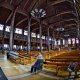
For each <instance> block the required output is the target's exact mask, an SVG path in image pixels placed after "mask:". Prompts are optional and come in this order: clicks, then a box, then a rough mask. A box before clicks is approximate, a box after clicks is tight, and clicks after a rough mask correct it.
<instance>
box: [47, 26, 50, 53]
mask: <svg viewBox="0 0 80 80" xmlns="http://www.w3.org/2000/svg"><path fill="white" fill-rule="evenodd" d="M49 35H50V34H49V28H48V31H47V44H48V50H49V51H50V40H49V38H50V36H49Z"/></svg>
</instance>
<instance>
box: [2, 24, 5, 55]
mask: <svg viewBox="0 0 80 80" xmlns="http://www.w3.org/2000/svg"><path fill="white" fill-rule="evenodd" d="M5 28H6V24H4V26H3V34H2V54H3V53H4V35H5Z"/></svg>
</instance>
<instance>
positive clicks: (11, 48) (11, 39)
mask: <svg viewBox="0 0 80 80" xmlns="http://www.w3.org/2000/svg"><path fill="white" fill-rule="evenodd" d="M15 14H16V11H13V16H12V19H11V28H10V43H9V45H10V46H9V47H10V51H12V50H13V34H14V20H15Z"/></svg>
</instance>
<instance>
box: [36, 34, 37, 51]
mask: <svg viewBox="0 0 80 80" xmlns="http://www.w3.org/2000/svg"><path fill="white" fill-rule="evenodd" d="M36 50H37V33H36Z"/></svg>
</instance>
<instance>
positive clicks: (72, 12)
mask: <svg viewBox="0 0 80 80" xmlns="http://www.w3.org/2000/svg"><path fill="white" fill-rule="evenodd" d="M64 14H73V15H74V16H76V13H75V12H74V11H66V12H65V11H64V12H61V13H59V14H57V15H55V16H54V15H51V16H48V17H46V18H44V19H43V20H46V19H48V18H54V17H58V16H61V15H64Z"/></svg>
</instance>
